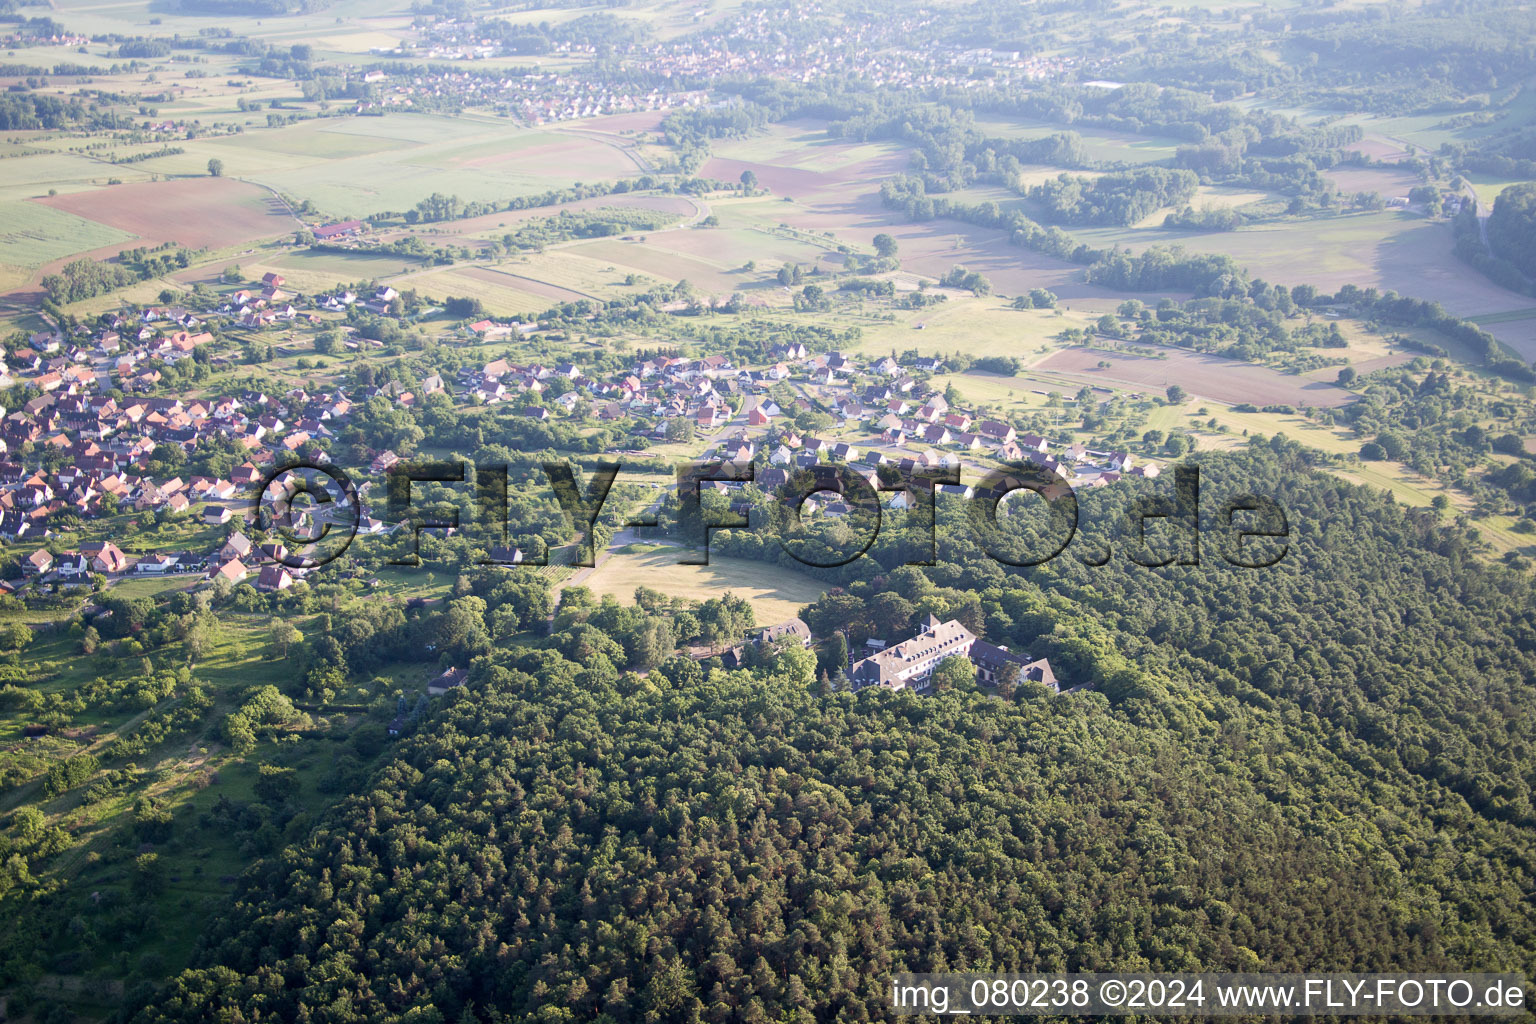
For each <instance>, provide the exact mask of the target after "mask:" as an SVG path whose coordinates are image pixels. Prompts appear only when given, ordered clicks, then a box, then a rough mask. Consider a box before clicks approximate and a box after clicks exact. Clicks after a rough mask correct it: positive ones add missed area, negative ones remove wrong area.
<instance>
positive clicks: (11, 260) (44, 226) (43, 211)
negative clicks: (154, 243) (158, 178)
mask: <svg viewBox="0 0 1536 1024" xmlns="http://www.w3.org/2000/svg"><path fill="white" fill-rule="evenodd" d="M132 240H133V236H132V235H130V234H128V233H127V232H124V231H117V230H115V229H113V228H109V227H107V226H106V225H104V224H97V223H94V222H92V221H88V220H85V219H84V218H82V217H76V216H75V215H74V214H71V213H65V212H64V211H62V210H54V209H50V208H49V207H47V206H43V205H41V204H38V203H28V202H10V203H6V204H4V213H3V216H0V263H5V264H10V265H11V266H15V267H29V268H36V267H40V266H42V265H43V264H45V263H48V262H50V261H51V260H56V259H59V258H61V257H65V256H72V255H74V254H75V253H79V252H87V251H89V250H91V249H99V248H101V247H102V246H107V245H115V244H117V243H127V242H131V241H132Z"/></svg>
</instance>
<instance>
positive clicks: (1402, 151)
mask: <svg viewBox="0 0 1536 1024" xmlns="http://www.w3.org/2000/svg"><path fill="white" fill-rule="evenodd" d="M1345 148H1346V149H1352V150H1354V151H1355V152H1356V153H1364V154H1365V155H1366V156H1368V157H1371V158H1372V159H1373V160H1381V161H1383V162H1384V163H1396V162H1397V161H1399V160H1406V159H1407V158H1408V157H1409V156H1410V155H1411V154H1409V152H1408V150H1407V148H1406V147H1404V145H1403V144H1402V143H1401V142H1398V141H1397V140H1396V139H1389V138H1387V137H1386V136H1384V135H1367V136H1366V137H1365V138H1363V139H1361V140H1360V141H1359V142H1357V143H1355V144H1354V145H1353V146H1346V147H1345ZM1331 176H1332V175H1329V177H1331Z"/></svg>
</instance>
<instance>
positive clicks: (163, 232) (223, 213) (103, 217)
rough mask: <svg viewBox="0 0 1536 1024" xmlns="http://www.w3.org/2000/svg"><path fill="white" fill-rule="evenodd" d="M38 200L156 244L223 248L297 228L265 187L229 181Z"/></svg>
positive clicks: (151, 184)
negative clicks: (176, 243) (175, 243)
mask: <svg viewBox="0 0 1536 1024" xmlns="http://www.w3.org/2000/svg"><path fill="white" fill-rule="evenodd" d="M37 202H39V203H44V204H46V205H48V206H52V207H54V208H55V209H59V210H65V211H67V212H69V213H73V214H75V215H76V216H78V217H84V218H85V219H86V220H94V221H96V222H97V223H100V224H106V225H108V226H109V227H114V228H117V229H118V230H119V231H127V232H129V233H131V234H134V235H137V236H139V238H141V239H143V240H144V241H145V242H146V243H149V244H154V245H158V244H159V243H161V242H179V243H181V244H182V245H188V246H192V247H193V248H198V249H221V248H223V247H224V246H228V245H238V244H240V243H242V242H250V241H254V240H255V239H258V238H271V237H272V236H274V235H280V234H283V233H284V232H287V231H294V230H296V229H297V228H299V227H300V226H301V225H300V224H299V222H298V221H296V220H295V219H294V218H293V215H292V214H291V213H290V212H289V210H288V207H287V206H286V205H284V204H283V202H282V201H281V200H279V199H277V198H276V197H275V196H273V195H272V194H271V193H270V192H268V191H267V190H266V189H263V188H258V187H257V186H255V185H249V184H246V183H245V182H243V181H236V180H234V179H233V178H182V179H176V180H173V181H146V182H138V183H134V184H129V185H112V186H109V187H107V188H101V189H94V190H91V191H88V192H70V193H66V194H64V195H58V196H50V197H48V198H44V199H38V200H37Z"/></svg>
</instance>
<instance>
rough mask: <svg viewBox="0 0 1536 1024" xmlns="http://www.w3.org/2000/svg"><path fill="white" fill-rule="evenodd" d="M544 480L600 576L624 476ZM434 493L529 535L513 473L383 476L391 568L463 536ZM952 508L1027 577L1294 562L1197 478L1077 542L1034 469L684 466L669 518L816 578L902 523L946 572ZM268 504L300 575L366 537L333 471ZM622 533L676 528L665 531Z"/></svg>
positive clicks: (489, 468)
mask: <svg viewBox="0 0 1536 1024" xmlns="http://www.w3.org/2000/svg"><path fill="white" fill-rule="evenodd" d="M540 469H541V471H542V475H543V477H544V479H545V486H546V487H547V488H548V490H547V491H546V493H550V492H552V494H553V497H554V499H555V501H556V502H557V503H558V505H559V508H560V511H561V512H562V513H563V515H564V516H565V517H566V518H567V519H568V520H569V524H570V527H571V528H572V529H573V530H574V531H576V532H577V534H578V535H579V540H578V542H577V543H576V545H575V547H574V554H573V557H572V559H571V561H570V563H569V564H572V565H576V566H592V565H594V564H595V557H596V551H595V549H594V542H593V537H594V527H595V525H596V524H597V522H598V519H599V517H600V516H601V515H602V514H603V510H604V507H605V504H606V503H607V501H608V498H609V493H610V491H611V490H612V488H613V484H614V482H615V480H616V479H617V478H618V475H619V473H620V471H621V470H622V469H623V466H622V464H621V463H618V462H603V461H600V462H598V463H597V464H596V465H595V467H593V468H592V469H591V470H590V471H588V472H587V473H586V474H585V476H586V481H585V483H583V482H582V481H581V480H580V479H578V469H577V467H575V466H573V465H572V463H570V462H568V461H566V462H561V461H548V462H544V463H541V464H540ZM780 478H782V479H780ZM428 483H430V484H435V485H469V484H471V483H472V486H473V495H474V505H475V515H474V521H475V522H476V524H477V525H479V526H480V527H481V528H483V529H488V530H489V531H490V536H491V537H493V538H496V537H499V538H501V539H502V540H503V542H505V539H506V538H507V537H508V536H509V535H511V534H512V533H514V532H516V529H517V527H518V525H519V524H517V523H514V522H510V521H509V510H510V508H511V502H510V501H509V493H510V491H509V478H508V467H507V466H506V465H505V464H491V465H476V466H475V467H474V472H473V476H471V475H470V464H469V463H466V462H435V463H417V464H410V465H407V464H400V463H397V464H396V465H395V466H393V467H391V468H390V470H389V471H388V473H387V474H386V491H387V495H388V505H387V508H388V510H387V513H386V516H387V520H386V524H387V525H388V526H389V527H390V528H391V530H393V529H396V528H398V529H404V530H406V531H407V532H408V536H409V537H410V542H409V543H408V544H407V548H408V551H407V553H406V554H405V555H404V556H403V557H399V558H396V559H394V560H392V562H391V564H395V565H419V564H420V557H419V554H418V542H419V538H420V534H421V532H422V531H424V530H434V529H437V530H457V529H459V528H460V527H461V525H462V520H463V518H464V517H463V516H461V515H460V513H459V511H458V510H457V509H451V510H448V511H447V512H446V513H444V512H443V511H442V510H441V509H438V511H437V512H436V514H434V515H432V516H427V515H424V514H422V510H421V509H420V508H418V507H417V506H416V505H415V504H414V502H413V498H414V497H415V496H416V494H417V491H416V490H415V487H414V485H416V484H428ZM714 491H725V492H726V493H728V494H734V495H739V500H734V501H727V502H724V503H720V502H712V501H706V500H705V495H706V493H709V492H714ZM301 494H307V495H308V496H309V497H310V499H311V503H310V504H309V505H308V506H300V505H299V503H298V502H297V500H296V499H297V498H298V497H299V495H301ZM882 496H884V497H882ZM941 496H943V497H944V500H957V501H960V502H963V504H964V509H965V515H964V517H963V519H962V522H963V523H965V524H966V525H967V526H968V527H969V529H970V530H971V531H972V533H973V539H974V541H975V542H976V543H977V544H979V545H980V547H981V549H982V550H983V551H984V552H985V553H986V554H987V555H988V556H989V557H991V558H993V559H995V560H996V561H998V562H1000V563H1003V564H1005V565H1010V566H1015V567H1021V568H1022V567H1031V566H1038V565H1043V564H1045V563H1047V562H1049V561H1051V560H1053V559H1055V558H1058V557H1062V556H1063V555H1067V556H1070V557H1076V558H1077V559H1078V560H1079V561H1080V562H1082V563H1083V564H1084V565H1093V566H1099V565H1105V564H1107V563H1108V562H1109V561H1110V559H1111V558H1112V557H1114V556H1115V554H1116V553H1117V552H1118V553H1120V554H1123V556H1124V557H1125V558H1126V559H1128V560H1129V561H1131V562H1132V563H1134V564H1136V565H1141V566H1147V567H1161V566H1195V565H1200V564H1202V559H1203V558H1208V557H1212V556H1214V557H1216V558H1219V559H1220V560H1221V561H1222V562H1224V563H1225V564H1227V565H1231V566H1234V567H1238V568H1244V569H1263V568H1268V567H1270V566H1273V565H1276V564H1278V563H1279V562H1280V561H1281V560H1282V559H1284V558H1285V556H1286V553H1287V552H1288V550H1289V544H1288V540H1289V537H1290V526H1289V522H1288V520H1287V517H1286V514H1285V510H1284V509H1283V508H1282V507H1281V506H1280V504H1279V503H1278V502H1277V501H1275V500H1274V499H1273V498H1270V497H1267V496H1264V495H1257V494H1237V495H1232V496H1228V497H1225V498H1223V499H1222V500H1220V501H1219V502H1215V503H1212V502H1207V503H1206V507H1202V499H1201V480H1200V467H1199V466H1197V465H1181V466H1177V467H1175V468H1174V472H1173V480H1172V485H1171V487H1170V486H1167V485H1162V486H1160V487H1157V488H1156V489H1155V490H1154V492H1153V493H1151V494H1142V495H1138V496H1137V497H1135V498H1134V499H1133V500H1132V501H1131V502H1130V504H1129V505H1128V506H1127V507H1126V508H1125V509H1124V510H1123V512H1121V513H1118V514H1117V519H1118V522H1117V523H1115V524H1113V525H1114V526H1115V527H1117V528H1115V529H1110V530H1100V531H1097V532H1098V534H1099V535H1098V536H1096V537H1094V539H1092V540H1088V539H1087V538H1086V537H1085V536H1081V535H1080V525H1081V515H1082V509H1081V506H1080V504H1079V501H1078V496H1077V493H1076V491H1074V490H1073V488H1072V485H1071V482H1070V481H1068V480H1066V479H1065V478H1063V477H1061V476H1059V475H1057V474H1056V473H1054V472H1052V471H1051V470H1048V469H1045V468H1043V467H1040V466H1035V465H1032V464H1023V465H1017V466H1005V467H1001V468H998V469H994V470H991V471H990V472H987V473H986V474H985V475H984V476H982V477H981V478H980V479H979V480H975V481H972V482H968V483H964V484H962V482H961V473H960V470H959V469H958V468H953V467H949V468H924V469H904V468H901V467H899V466H894V465H889V464H886V465H882V466H879V467H877V468H876V470H875V471H874V472H863V471H861V470H859V469H857V468H855V467H853V466H849V465H846V464H824V465H818V466H814V467H809V468H805V469H800V470H796V471H793V472H789V473H782V472H781V473H779V474H778V477H777V478H776V479H775V482H774V484H773V485H772V486H760V482H759V479H758V467H757V466H755V465H753V464H751V463H747V464H737V463H730V462H718V461H716V462H698V461H695V462H685V463H681V464H679V465H678V466H677V467H676V474H675V489H674V491H673V493H672V495H671V497H670V500H671V502H672V503H673V505H672V507H671V509H670V511H671V513H672V514H671V515H670V516H669V520H670V521H669V522H668V523H666V524H665V528H667V529H668V530H669V531H670V532H671V533H672V535H673V536H674V537H675V539H676V540H677V541H678V542H679V543H680V544H681V546H682V553H681V555H680V557H679V564H684V565H707V564H709V544H710V536H711V534H712V533H714V532H715V531H717V530H752V531H754V532H759V531H760V532H763V533H767V534H771V535H772V536H773V538H774V539H776V540H777V541H778V543H779V544H780V545H781V546H782V547H783V549H784V551H785V552H786V553H788V554H789V555H790V557H792V558H794V559H795V560H796V561H799V562H800V563H802V564H804V565H807V566H812V567H817V568H833V567H837V566H842V565H847V564H848V563H850V562H853V561H854V560H856V559H858V558H859V557H860V556H862V555H863V554H865V553H866V552H868V551H869V550H870V548H871V547H872V546H873V545H874V544H875V542H876V540H877V539H878V538H879V537H880V535H881V531H882V529H883V528H886V527H887V526H888V523H889V521H892V520H893V518H894V517H899V518H894V521H896V522H899V523H900V525H901V527H902V529H904V530H905V531H907V533H908V535H909V536H915V537H916V538H918V539H919V541H920V543H919V544H918V547H920V548H921V549H922V550H920V551H916V552H914V554H915V555H916V557H912V558H909V559H907V564H911V565H931V564H933V562H934V561H935V559H936V552H937V545H938V535H939V515H938V506H939V501H940V500H941ZM255 502H256V524H257V526H258V527H259V528H261V529H263V530H279V531H286V532H288V533H289V534H290V535H291V536H293V538H294V540H295V542H296V543H295V544H294V548H295V551H293V552H289V553H288V554H286V555H285V556H284V557H283V558H282V559H281V560H282V561H283V564H285V565H288V566H289V567H291V568H316V567H319V566H322V565H324V564H326V563H327V562H330V561H333V560H335V559H336V558H337V557H339V556H340V555H341V554H342V553H343V552H344V551H345V550H346V549H347V547H348V546H349V545H350V544H351V542H352V540H353V538H354V537H355V536H356V535H357V533H358V532H359V531H360V529H361V527H362V525H363V521H364V517H363V514H362V505H361V502H360V499H359V494H358V489H357V488H356V486H354V485H353V483H352V481H351V478H350V477H349V476H348V475H347V474H346V473H345V472H344V471H343V470H341V469H338V468H337V467H335V466H332V465H329V464H323V463H296V464H291V465H287V466H284V467H280V468H276V469H274V470H272V471H271V472H269V473H268V474H267V476H266V478H265V480H264V481H263V486H262V489H261V491H259V492H258V494H257V496H256V499H255ZM811 505H815V506H816V507H818V508H821V507H824V506H827V507H831V508H833V509H834V510H835V511H834V512H833V513H832V514H833V515H834V516H835V517H836V519H837V521H838V523H839V524H840V526H841V529H839V530H838V531H837V532H836V535H835V541H836V543H835V544H831V545H829V543H828V540H827V537H826V536H825V535H824V534H825V531H823V535H815V536H813V535H812V533H813V531H812V530H811V528H810V527H811V525H812V524H811V523H810V522H809V521H808V517H807V515H806V511H807V508H808V506H811ZM622 525H623V526H625V527H629V528H641V527H651V528H661V527H663V523H662V522H661V519H660V517H659V516H658V515H651V516H649V517H646V518H635V519H630V520H628V521H626V522H624V523H623V524H622ZM300 531H307V533H308V535H301V534H300ZM1203 548H1208V549H1214V551H1206V550H1203ZM296 552H298V553H296ZM485 564H518V565H543V564H547V560H546V558H545V556H543V555H530V556H528V557H527V558H524V557H523V556H522V554H521V552H519V556H518V558H517V559H516V561H515V562H509V561H506V560H497V559H491V560H489V561H488V562H487V563H485Z"/></svg>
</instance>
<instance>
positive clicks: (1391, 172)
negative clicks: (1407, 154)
mask: <svg viewBox="0 0 1536 1024" xmlns="http://www.w3.org/2000/svg"><path fill="white" fill-rule="evenodd" d="M1323 177H1325V178H1327V179H1328V180H1329V181H1332V182H1333V183H1334V184H1335V185H1337V186H1338V188H1339V191H1340V192H1343V193H1345V194H1353V193H1355V192H1380V193H1381V195H1382V198H1384V199H1391V198H1392V197H1393V196H1406V195H1407V194H1408V190H1409V189H1412V188H1414V187H1416V186H1417V185H1418V184H1419V176H1418V175H1417V174H1414V173H1412V172H1411V171H1404V170H1400V169H1398V168H1396V167H1332V168H1329V169H1328V170H1326V171H1324V172H1323Z"/></svg>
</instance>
